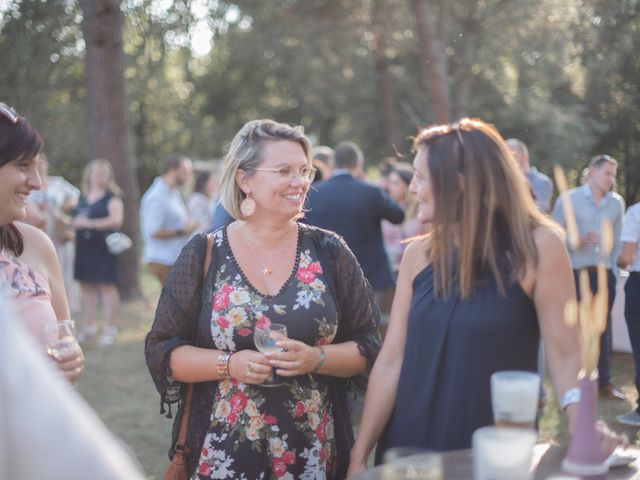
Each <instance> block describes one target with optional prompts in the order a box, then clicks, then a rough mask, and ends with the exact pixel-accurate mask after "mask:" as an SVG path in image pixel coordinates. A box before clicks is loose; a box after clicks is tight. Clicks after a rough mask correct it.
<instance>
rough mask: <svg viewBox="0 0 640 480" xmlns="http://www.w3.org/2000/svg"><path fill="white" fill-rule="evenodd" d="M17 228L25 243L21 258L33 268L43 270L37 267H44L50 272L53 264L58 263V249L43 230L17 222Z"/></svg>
mask: <svg viewBox="0 0 640 480" xmlns="http://www.w3.org/2000/svg"><path fill="white" fill-rule="evenodd" d="M15 226H16V227H17V228H18V230H19V231H20V233H21V234H22V239H23V241H24V251H23V252H22V255H20V258H21V259H22V260H24V261H25V263H27V265H29V266H31V267H32V268H34V267H35V268H36V269H38V270H41V269H40V268H37V267H38V266H39V265H44V266H45V267H46V270H50V269H51V262H57V261H58V257H57V255H56V249H55V247H54V246H53V242H52V241H51V239H50V238H49V237H48V236H47V234H46V233H44V232H43V231H42V230H40V229H39V228H37V227H34V226H32V225H28V224H26V223H22V222H16V223H15Z"/></svg>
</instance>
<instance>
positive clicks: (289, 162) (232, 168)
mask: <svg viewBox="0 0 640 480" xmlns="http://www.w3.org/2000/svg"><path fill="white" fill-rule="evenodd" d="M313 176H314V169H313V167H312V165H311V158H310V144H309V140H308V139H307V138H306V137H305V136H304V133H303V130H302V127H292V126H289V125H284V124H279V123H276V122H273V121H270V120H256V121H252V122H249V123H248V124H247V125H245V126H244V127H243V128H242V130H241V131H240V132H239V133H238V134H237V135H236V137H235V138H234V140H233V142H232V144H231V147H230V150H229V153H228V155H227V157H226V159H225V164H224V171H223V173H222V179H221V182H220V188H221V199H222V203H223V205H224V207H225V208H226V210H227V211H228V212H230V213H231V214H232V215H233V216H234V218H236V221H235V222H233V223H231V224H230V225H228V226H226V227H222V228H220V229H218V230H217V231H216V232H214V233H213V234H212V237H213V238H212V255H211V259H212V260H211V265H210V267H209V270H208V271H207V272H203V263H204V261H203V259H204V258H205V252H206V248H207V239H206V237H205V236H204V235H196V236H195V237H194V238H193V239H192V240H191V241H190V242H189V243H188V244H187V245H186V246H185V247H184V248H183V250H182V252H181V254H180V257H179V258H178V260H177V262H176V263H175V265H174V266H173V268H172V270H171V273H170V274H169V277H168V279H167V282H166V283H165V285H164V288H163V289H162V294H161V295H160V300H159V302H158V309H157V311H156V318H155V321H154V323H153V327H152V329H151V331H150V332H149V335H148V336H147V342H146V355H147V364H148V366H149V370H150V371H151V374H152V376H153V379H154V381H155V383H156V386H157V387H158V390H159V392H160V394H161V397H162V402H163V404H164V403H169V404H171V403H174V402H177V401H180V400H181V397H182V394H183V390H184V389H183V388H182V387H183V386H184V383H193V384H194V388H193V400H192V402H191V410H190V416H189V427H188V429H187V432H188V433H187V442H186V443H187V445H186V447H187V456H188V465H189V470H190V471H191V472H192V477H191V478H193V479H198V480H201V479H213V478H216V479H222V478H228V479H238V478H244V479H251V480H254V479H255V480H257V479H261V478H264V479H267V478H283V479H324V478H328V479H334V478H344V476H345V474H346V470H347V466H348V457H349V449H350V447H351V445H352V443H353V433H352V430H351V422H350V419H349V411H348V408H347V403H346V400H347V379H348V378H349V377H354V376H356V375H358V374H361V373H362V372H364V371H365V370H367V369H368V368H369V367H370V365H371V364H372V361H373V360H374V359H375V356H376V355H377V352H378V349H379V337H378V334H377V328H376V319H377V318H378V311H377V308H376V306H375V302H374V298H373V293H372V290H371V288H370V286H369V284H368V283H367V281H366V280H365V278H364V275H363V273H362V269H361V268H360V266H359V265H358V263H357V261H356V259H355V257H354V255H353V254H352V253H351V251H350V250H349V248H348V247H347V246H346V244H345V243H344V241H343V240H342V239H341V238H339V237H338V236H337V235H335V234H334V233H332V232H328V231H325V230H320V229H317V228H314V227H310V226H306V225H304V224H301V223H298V222H297V218H299V216H300V215H301V214H302V206H303V205H304V200H305V195H306V193H307V191H308V189H309V185H310V183H311V181H312V180H313ZM203 273H205V276H204V280H203ZM271 322H274V323H280V324H284V325H286V327H287V330H288V337H289V338H288V339H286V340H281V341H280V342H278V346H279V347H280V348H281V349H283V351H279V352H274V353H269V354H262V353H260V352H258V351H257V350H256V348H255V346H254V344H253V333H254V329H255V328H256V327H261V326H266V325H268V324H270V323H271ZM272 372H274V373H276V374H277V375H278V378H279V380H280V382H281V383H282V385H281V386H278V387H266V386H264V385H263V383H264V382H265V381H266V380H267V378H269V376H270V375H271V374H272ZM181 406H182V405H181ZM181 410H182V408H181ZM178 417H179V416H178ZM176 422H178V420H176ZM175 434H176V430H175V429H174V439H173V442H172V445H174V444H175Z"/></svg>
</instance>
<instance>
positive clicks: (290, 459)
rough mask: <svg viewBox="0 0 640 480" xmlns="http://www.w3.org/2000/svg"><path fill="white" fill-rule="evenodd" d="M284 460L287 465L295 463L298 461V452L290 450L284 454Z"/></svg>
mask: <svg viewBox="0 0 640 480" xmlns="http://www.w3.org/2000/svg"><path fill="white" fill-rule="evenodd" d="M282 460H283V461H284V463H286V464H287V465H293V464H294V463H296V454H295V453H294V452H292V451H290V450H288V451H286V452H284V453H283V454H282Z"/></svg>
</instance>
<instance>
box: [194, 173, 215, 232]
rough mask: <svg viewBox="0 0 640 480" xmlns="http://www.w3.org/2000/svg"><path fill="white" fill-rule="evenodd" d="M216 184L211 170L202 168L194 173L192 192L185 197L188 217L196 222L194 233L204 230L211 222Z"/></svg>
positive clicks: (207, 228)
mask: <svg viewBox="0 0 640 480" xmlns="http://www.w3.org/2000/svg"><path fill="white" fill-rule="evenodd" d="M217 186H218V182H217V179H216V176H215V175H214V173H213V172H212V171H210V170H203V171H201V172H200V173H198V174H197V175H196V181H195V182H194V184H193V192H192V193H191V195H189V198H188V199H187V210H188V212H189V218H192V219H193V220H195V221H196V222H197V223H198V226H197V227H196V229H195V230H194V231H193V233H194V234H196V233H204V232H206V231H207V230H209V229H210V228H211V225H212V224H213V209H214V208H215V200H214V197H215V195H216V188H217Z"/></svg>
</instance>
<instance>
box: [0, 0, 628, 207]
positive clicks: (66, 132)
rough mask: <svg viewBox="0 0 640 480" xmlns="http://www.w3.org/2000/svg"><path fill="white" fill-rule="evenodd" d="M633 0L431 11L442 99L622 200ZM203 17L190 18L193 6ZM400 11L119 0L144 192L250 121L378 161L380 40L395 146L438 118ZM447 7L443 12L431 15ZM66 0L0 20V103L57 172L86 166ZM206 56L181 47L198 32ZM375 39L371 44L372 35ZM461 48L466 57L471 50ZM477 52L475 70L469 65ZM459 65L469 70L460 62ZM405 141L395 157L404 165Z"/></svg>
mask: <svg viewBox="0 0 640 480" xmlns="http://www.w3.org/2000/svg"><path fill="white" fill-rule="evenodd" d="M639 3H640V1H639V0H527V1H525V0H511V1H505V0H468V1H463V0H455V1H450V2H436V1H435V0H433V1H432V4H431V6H432V8H431V11H432V13H433V14H434V15H439V18H438V19H439V22H438V23H437V25H438V34H439V35H441V37H440V38H439V39H440V40H441V41H443V42H444V49H445V52H446V58H447V64H448V75H449V84H450V91H451V95H452V96H453V99H452V100H453V101H454V103H455V101H456V100H457V97H456V95H457V88H458V86H460V84H461V82H463V81H464V79H466V78H471V90H470V104H469V106H468V108H466V111H468V112H469V113H470V114H472V115H473V116H478V117H481V118H485V119H487V120H489V121H491V122H493V123H494V124H495V125H496V126H497V127H498V128H499V129H500V131H501V132H502V133H503V134H504V136H505V137H508V136H516V137H519V138H521V139H522V140H524V141H525V142H527V143H528V145H529V147H530V151H531V158H532V162H533V163H534V164H535V165H536V166H538V167H539V168H541V169H542V170H544V171H546V172H547V173H550V170H551V167H552V165H553V164H555V163H559V164H562V165H564V166H565V167H566V168H567V169H569V170H572V171H573V172H574V174H575V172H577V171H579V170H581V169H582V168H583V166H584V165H585V164H586V162H587V161H588V159H589V158H590V157H591V156H592V155H594V154H596V153H602V152H606V153H609V154H612V155H613V156H615V157H616V158H618V160H619V161H620V164H621V167H620V178H619V186H620V189H621V191H622V193H623V194H624V195H625V196H626V198H627V200H628V201H632V200H634V199H636V197H637V196H638V191H639V190H640V166H639V165H640V164H639V163H638V162H637V157H638V153H639V150H640V145H639V142H640V140H639V139H640V136H638V130H639V126H640V125H639V122H640V116H639V115H638V111H639V108H638V107H639V105H638V103H639V102H640V100H639V99H640V94H639V93H640V92H639V91H638V90H639V88H640V87H639V86H638V85H639V84H638V82H637V78H640V75H639V74H640V57H638V55H636V54H635V45H637V44H639V41H640V32H639V29H640V27H639V25H640V22H638V10H639V8H640V7H639ZM196 4H198V5H200V6H203V5H204V6H206V10H205V11H203V10H198V9H196V8H195V7H194V5H196ZM409 4H410V2H407V1H406V0H349V1H347V0H339V1H333V2H326V1H322V0H263V1H260V2H255V1H250V0H237V1H225V0H218V1H208V2H206V1H204V0H203V1H202V2H194V1H193V0H191V1H190V0H175V1H173V2H159V1H158V0H129V1H126V2H123V4H122V8H123V9H124V10H125V19H126V20H125V26H124V31H125V45H124V48H125V53H126V56H127V71H126V77H127V89H128V96H129V105H130V120H131V127H132V132H133V136H134V145H135V152H136V157H137V161H138V163H137V168H138V177H139V182H140V187H141V189H142V190H144V189H145V188H146V187H147V186H148V185H149V183H150V182H151V180H152V178H153V176H155V175H156V174H157V172H158V170H159V165H160V161H161V159H162V157H163V156H164V155H166V154H168V153H171V152H175V151H179V152H183V153H185V154H187V155H190V156H192V157H193V158H196V159H211V158H220V157H222V155H224V152H225V146H226V145H227V144H228V143H229V142H230V140H231V138H232V137H233V135H234V134H235V132H236V131H237V130H238V129H239V128H240V126H241V125H242V124H243V123H245V122H246V121H248V120H250V119H253V118H257V117H271V118H275V119H277V120H280V121H285V122H291V123H299V124H302V125H304V126H305V129H306V131H307V133H308V134H309V135H310V136H311V137H312V139H313V140H314V141H315V142H316V143H322V144H328V145H334V144H335V143H337V142H338V141H340V140H344V139H350V140H353V141H355V142H357V143H359V144H360V145H361V146H362V147H363V149H364V151H365V155H366V157H367V162H368V164H369V165H370V166H371V165H375V164H377V163H378V161H379V160H380V159H381V157H382V156H384V155H385V152H386V147H385V144H384V137H385V135H384V122H383V117H382V111H381V106H380V98H379V92H378V89H377V82H378V77H377V74H376V60H377V59H376V56H375V46H376V44H375V41H376V38H380V39H381V41H382V42H383V55H384V60H385V61H386V64H387V65H388V72H389V75H390V78H391V84H392V93H393V103H394V108H395V111H396V115H397V118H398V129H399V137H400V138H401V139H407V138H408V137H410V136H411V135H414V134H415V132H416V130H417V129H418V128H419V127H420V126H423V125H425V124H426V123H427V122H429V121H430V119H431V118H433V115H432V112H431V107H430V100H429V95H430V92H429V91H428V89H427V90H425V89H424V88H423V87H422V86H421V81H420V75H421V69H420V64H419V60H418V59H419V55H418V53H419V45H418V39H417V33H416V30H415V20H414V19H413V18H412V11H411V8H410V5H409ZM441 5H444V6H445V7H446V8H445V9H444V10H441V9H440V7H439V6H441ZM78 10H79V9H78V6H77V5H76V2H72V1H71V0H58V1H55V2H42V1H39V0H14V1H11V2H9V3H8V7H7V8H6V9H5V10H4V12H3V14H2V15H3V16H2V19H1V20H0V58H1V59H2V68H0V99H3V100H5V101H7V102H9V103H12V104H14V105H15V106H16V107H17V108H18V109H19V110H20V111H21V112H23V113H24V114H25V115H26V116H27V117H28V118H30V119H31V120H32V122H33V123H34V124H35V125H36V126H37V127H39V128H40V129H41V130H42V131H43V133H44V134H45V136H46V139H47V150H48V153H49V155H50V157H51V158H52V161H53V163H52V166H53V170H54V172H64V174H65V175H66V176H68V177H70V178H71V179H72V180H74V181H76V182H77V181H78V180H79V174H80V171H81V168H82V166H83V165H84V163H86V161H87V158H86V152H87V148H86V146H85V144H86V140H85V138H86V134H85V127H84V125H85V119H84V118H85V115H84V111H85V110H84V101H85V98H84V97H85V87H84V64H83V58H82V57H83V54H84V46H83V42H82V37H81V31H80V20H81V18H80V12H79V11H78ZM203 22H206V24H207V25H208V27H209V31H210V33H211V34H212V42H213V48H212V50H211V52H210V53H209V54H208V55H205V56H198V55H195V54H194V53H193V51H192V49H191V45H192V41H193V40H194V38H196V35H197V29H198V25H202V23H203ZM376 36H379V37H376ZM468 48H470V49H471V50H466V49H468ZM469 51H471V52H472V54H471V56H470V57H466V56H465V52H466V53H468V52H469ZM467 58H469V60H466V59H467ZM409 145H410V143H409V142H408V141H401V143H400V144H399V145H397V149H398V150H399V152H400V153H402V154H405V155H407V156H408V155H410V152H409Z"/></svg>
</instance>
